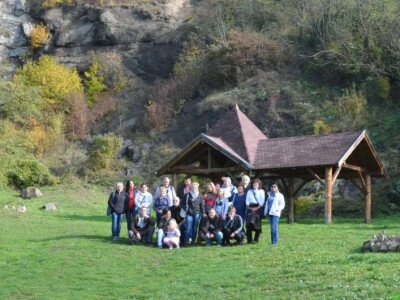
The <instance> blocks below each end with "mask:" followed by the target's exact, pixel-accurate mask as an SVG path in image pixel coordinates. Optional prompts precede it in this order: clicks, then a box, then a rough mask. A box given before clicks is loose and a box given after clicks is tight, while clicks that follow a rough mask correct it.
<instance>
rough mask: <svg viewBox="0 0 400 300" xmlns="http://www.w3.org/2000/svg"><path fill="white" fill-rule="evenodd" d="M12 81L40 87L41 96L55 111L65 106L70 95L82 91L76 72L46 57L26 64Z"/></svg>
mask: <svg viewBox="0 0 400 300" xmlns="http://www.w3.org/2000/svg"><path fill="white" fill-rule="evenodd" d="M13 81H22V82H24V83H25V84H27V85H31V86H38V87H41V96H42V97H43V99H44V100H45V101H46V102H47V103H48V105H49V107H51V108H53V109H55V110H58V109H63V108H64V107H65V106H66V98H67V97H68V96H69V95H70V94H71V93H74V92H82V91H83V87H82V84H81V79H80V78H79V75H78V72H77V71H76V70H71V69H69V68H67V67H65V66H63V65H62V64H59V63H58V62H56V61H55V60H54V59H53V58H52V57H50V56H47V55H45V56H43V57H42V58H41V59H40V60H39V61H37V62H32V61H30V62H28V63H27V64H26V65H25V66H23V67H22V68H21V69H19V70H18V71H17V72H16V75H15V76H14V79H13Z"/></svg>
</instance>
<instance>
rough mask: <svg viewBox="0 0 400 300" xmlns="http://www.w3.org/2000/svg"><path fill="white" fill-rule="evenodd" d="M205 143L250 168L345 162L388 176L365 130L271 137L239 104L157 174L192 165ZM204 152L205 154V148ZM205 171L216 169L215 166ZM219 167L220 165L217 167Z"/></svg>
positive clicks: (310, 165)
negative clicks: (265, 133) (264, 132)
mask: <svg viewBox="0 0 400 300" xmlns="http://www.w3.org/2000/svg"><path fill="white" fill-rule="evenodd" d="M203 143H206V144H208V145H209V146H211V147H212V148H213V149H215V150H217V151H219V152H220V153H222V154H223V155H225V157H227V158H228V159H230V161H231V162H233V163H235V164H236V165H237V166H238V167H240V168H243V169H245V170H248V171H251V170H254V171H274V172H275V173H276V171H277V170H282V172H286V173H287V172H288V170H292V171H290V172H292V175H295V174H294V173H293V171H294V170H295V169H296V170H297V171H296V172H297V173H296V174H301V172H300V173H299V172H298V170H299V169H301V168H303V170H305V171H307V168H309V167H317V168H319V167H323V166H336V167H339V166H341V165H343V164H344V163H346V164H347V165H349V164H350V165H356V166H359V168H364V169H365V170H368V172H370V174H371V175H373V176H383V177H386V176H387V175H386V172H385V170H384V168H383V166H382V165H381V163H380V162H379V160H378V158H377V154H376V152H375V150H374V148H373V146H372V143H371V141H370V139H369V138H368V135H367V133H366V132H365V131H362V132H346V133H335V134H328V135H310V136H296V137H283V138H272V139H268V138H267V137H266V136H265V135H264V134H263V133H262V132H261V130H260V129H258V128H257V126H256V125H255V124H254V123H253V122H252V121H251V120H250V119H249V118H248V117H247V116H246V115H245V114H244V113H243V112H242V111H240V109H239V107H238V106H237V105H236V107H235V108H234V109H232V110H230V111H228V112H227V113H226V114H225V115H224V116H223V117H222V118H220V119H219V120H218V121H217V122H216V123H215V125H214V126H213V127H212V128H211V129H210V130H209V131H208V133H207V134H201V135H199V136H198V137H197V138H195V139H194V140H193V141H192V142H191V143H189V144H188V145H187V146H186V147H184V148H183V149H182V150H181V152H180V153H178V154H177V155H176V156H175V157H174V158H173V159H171V160H170V161H169V162H168V163H167V164H165V165H164V166H163V167H162V168H161V169H160V170H159V171H158V172H157V173H158V174H168V171H171V172H172V173H173V172H174V166H175V167H176V166H178V165H182V164H183V165H182V166H184V162H185V161H186V162H187V163H188V164H187V165H186V166H189V165H190V159H192V158H193V157H196V155H197V156H198V153H196V151H197V152H198V151H199V149H200V148H198V146H199V145H201V144H203ZM196 147H197V148H196ZM196 149H197V150H196ZM203 153H206V152H204V148H203ZM204 155H205V154H204ZM203 161H205V160H204V159H203ZM178 169H179V168H178ZM175 170H177V169H175ZM185 170H187V168H186V169H185ZM202 170H204V172H205V173H207V172H208V170H209V172H213V170H212V169H202ZM214 170H215V169H214ZM220 170H221V167H219V168H218V171H220Z"/></svg>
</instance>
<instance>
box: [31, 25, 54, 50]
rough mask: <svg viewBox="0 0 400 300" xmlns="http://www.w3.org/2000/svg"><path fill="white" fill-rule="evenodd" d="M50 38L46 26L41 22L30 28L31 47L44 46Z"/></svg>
mask: <svg viewBox="0 0 400 300" xmlns="http://www.w3.org/2000/svg"><path fill="white" fill-rule="evenodd" d="M49 38H50V34H49V31H48V30H47V27H46V26H45V25H43V24H39V25H35V26H34V27H33V28H32V31H31V35H30V44H31V47H32V48H33V49H38V48H41V47H43V46H45V45H46V44H47V43H48V41H49Z"/></svg>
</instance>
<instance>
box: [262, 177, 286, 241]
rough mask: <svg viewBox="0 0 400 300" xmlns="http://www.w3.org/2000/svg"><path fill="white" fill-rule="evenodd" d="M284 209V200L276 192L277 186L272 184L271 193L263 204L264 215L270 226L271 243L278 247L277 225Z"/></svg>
mask: <svg viewBox="0 0 400 300" xmlns="http://www.w3.org/2000/svg"><path fill="white" fill-rule="evenodd" d="M284 208H285V198H284V197H283V195H282V194H281V193H280V192H279V190H278V184H277V183H276V182H274V183H272V185H271V191H270V192H268V198H267V201H266V203H265V209H264V215H265V216H266V217H267V218H268V219H269V224H270V226H271V243H272V245H274V246H277V245H278V223H279V218H280V216H281V212H282V210H283V209H284Z"/></svg>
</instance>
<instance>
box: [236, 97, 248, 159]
mask: <svg viewBox="0 0 400 300" xmlns="http://www.w3.org/2000/svg"><path fill="white" fill-rule="evenodd" d="M239 111H240V109H239V105H238V104H237V103H236V105H235V113H236V116H237V120H238V123H239V127H240V132H241V133H242V134H241V138H242V143H243V145H244V149H245V151H246V156H247V157H246V159H247V161H248V162H250V163H251V161H250V155H249V153H250V152H249V147H248V146H247V143H246V139H245V137H244V132H243V126H242V122H241V120H240V115H239Z"/></svg>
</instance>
